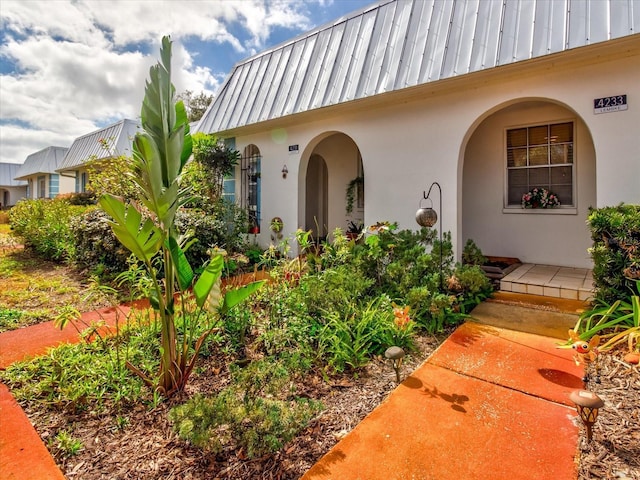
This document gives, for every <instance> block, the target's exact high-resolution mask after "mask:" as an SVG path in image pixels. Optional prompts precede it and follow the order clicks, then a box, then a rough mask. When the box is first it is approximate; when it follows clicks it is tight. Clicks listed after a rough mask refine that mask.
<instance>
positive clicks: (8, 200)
mask: <svg viewBox="0 0 640 480" xmlns="http://www.w3.org/2000/svg"><path fill="white" fill-rule="evenodd" d="M26 195H27V187H26V186H24V187H0V204H2V208H6V207H12V206H13V205H15V204H16V203H18V201H19V200H22V199H23V198H25V197H26Z"/></svg>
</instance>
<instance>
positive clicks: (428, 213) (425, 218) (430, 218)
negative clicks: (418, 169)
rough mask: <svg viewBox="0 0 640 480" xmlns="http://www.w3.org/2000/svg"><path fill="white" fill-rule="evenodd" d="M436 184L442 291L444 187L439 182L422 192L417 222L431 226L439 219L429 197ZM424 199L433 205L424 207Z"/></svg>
mask: <svg viewBox="0 0 640 480" xmlns="http://www.w3.org/2000/svg"><path fill="white" fill-rule="evenodd" d="M434 185H436V186H437V187H438V192H439V193H440V202H439V204H438V205H439V207H440V228H439V229H438V233H439V234H440V291H442V290H443V288H442V281H443V279H442V188H441V187H440V184H439V183H438V182H433V183H432V184H431V186H430V187H429V192H427V193H425V192H422V199H421V200H420V203H419V204H418V207H419V208H418V211H417V212H416V222H418V225H420V226H421V227H427V228H431V227H433V226H434V225H435V224H436V222H437V221H438V214H437V213H436V211H435V210H434V209H433V201H432V200H431V199H430V198H429V196H430V195H431V189H432V188H433V186H434ZM422 200H429V202H431V203H430V205H431V206H429V207H427V208H425V207H423V206H422Z"/></svg>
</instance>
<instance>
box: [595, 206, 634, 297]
mask: <svg viewBox="0 0 640 480" xmlns="http://www.w3.org/2000/svg"><path fill="white" fill-rule="evenodd" d="M587 224H588V225H589V228H590V229H591V239H592V240H593V246H592V247H591V248H590V249H589V253H590V254H591V258H592V259H593V279H594V282H595V287H596V294H595V298H596V300H598V301H601V302H605V303H613V302H615V301H616V300H618V299H626V298H629V297H630V296H631V295H639V294H640V292H638V289H637V287H636V283H635V280H638V279H640V205H624V204H620V205H618V206H616V207H605V208H599V209H592V210H591V211H590V213H589V217H588V220H587Z"/></svg>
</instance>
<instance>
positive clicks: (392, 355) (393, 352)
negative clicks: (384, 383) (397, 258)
mask: <svg viewBox="0 0 640 480" xmlns="http://www.w3.org/2000/svg"><path fill="white" fill-rule="evenodd" d="M384 356H385V357H386V358H388V359H390V360H391V361H392V362H393V369H394V370H395V371H396V382H397V383H400V367H401V366H402V359H403V358H404V350H403V349H401V348H400V347H389V348H387V350H386V351H385V352H384Z"/></svg>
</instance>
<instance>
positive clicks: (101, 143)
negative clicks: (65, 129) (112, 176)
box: [57, 119, 139, 172]
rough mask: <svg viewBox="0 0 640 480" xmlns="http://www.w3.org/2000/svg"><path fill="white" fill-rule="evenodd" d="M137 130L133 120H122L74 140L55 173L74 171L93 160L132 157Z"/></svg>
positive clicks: (136, 123) (136, 124)
mask: <svg viewBox="0 0 640 480" xmlns="http://www.w3.org/2000/svg"><path fill="white" fill-rule="evenodd" d="M138 128H139V125H138V122H136V121H135V120H128V119H124V120H120V121H119V122H118V123H114V124H113V125H109V126H108V127H104V128H101V129H100V130H96V131H95V132H92V133H88V134H86V135H83V136H81V137H78V138H76V139H75V140H74V141H73V143H72V144H71V147H70V148H69V151H68V152H67V154H66V155H65V157H64V160H63V161H62V164H61V165H60V167H59V168H58V169H57V171H58V172H62V171H65V170H74V169H75V168H77V167H79V166H80V165H83V164H85V163H86V162H87V161H88V160H91V159H93V158H96V159H100V158H109V157H112V156H117V155H132V145H133V138H134V137H135V135H136V132H137V130H138Z"/></svg>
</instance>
